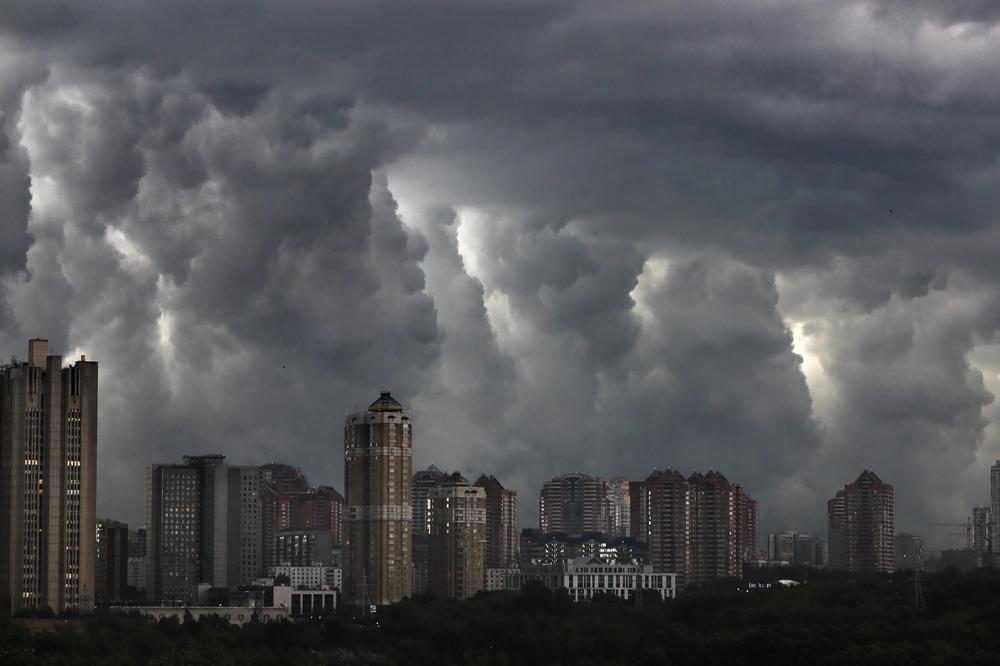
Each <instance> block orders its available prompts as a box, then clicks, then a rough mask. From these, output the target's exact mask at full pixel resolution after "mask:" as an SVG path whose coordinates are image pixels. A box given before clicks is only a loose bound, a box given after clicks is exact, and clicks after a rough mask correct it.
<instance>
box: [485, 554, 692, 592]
mask: <svg viewBox="0 0 1000 666" xmlns="http://www.w3.org/2000/svg"><path fill="white" fill-rule="evenodd" d="M529 581H538V582H540V583H542V584H543V585H544V586H545V587H547V588H549V589H551V590H559V589H565V590H566V591H567V593H568V594H569V598H570V599H572V600H573V601H587V600H590V599H592V598H593V597H594V596H595V595H597V594H611V595H614V596H616V597H619V598H622V599H627V600H631V599H634V598H635V595H636V594H638V593H640V592H645V593H647V594H648V593H650V592H653V593H655V594H657V595H658V596H659V597H660V599H661V600H666V599H674V598H676V596H677V590H678V581H677V576H676V574H673V573H669V572H658V571H655V569H654V568H653V567H652V566H651V565H648V564H636V563H622V562H607V561H604V560H602V559H600V558H598V557H591V556H587V555H581V556H579V557H575V558H571V559H566V560H562V561H560V562H557V563H555V564H550V565H540V566H537V565H536V566H528V567H524V568H522V569H521V570H519V571H518V572H516V573H514V572H512V573H511V574H509V575H507V576H505V577H504V578H498V579H497V580H496V581H495V582H494V583H493V585H495V586H497V587H499V586H500V585H505V586H506V587H505V589H508V590H516V589H521V588H522V587H523V586H524V584H525V583H527V582H529Z"/></svg>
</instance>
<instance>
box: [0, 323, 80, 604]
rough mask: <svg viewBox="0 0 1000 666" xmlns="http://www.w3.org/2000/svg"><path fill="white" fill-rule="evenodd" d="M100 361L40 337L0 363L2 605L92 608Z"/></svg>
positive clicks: (0, 601) (0, 549) (0, 568)
mask: <svg viewBox="0 0 1000 666" xmlns="http://www.w3.org/2000/svg"><path fill="white" fill-rule="evenodd" d="M96 483H97V363H95V362H93V361H87V360H86V358H85V357H81V358H80V360H79V361H77V362H76V363H74V364H73V365H71V366H69V367H66V368H64V367H63V359H62V357H61V356H50V355H49V354H48V342H47V341H46V340H38V339H35V340H31V341H29V343H28V360H27V361H26V362H20V363H19V362H16V361H12V362H11V363H10V364H8V365H4V366H0V543H2V544H3V547H2V548H0V605H2V606H3V608H5V609H7V610H8V611H10V612H14V611H18V610H21V609H38V608H43V607H49V608H52V609H53V610H56V611H61V610H64V609H78V610H89V609H91V608H93V605H94V595H95V581H94V576H95V562H94V557H95V552H96V548H95V537H96V533H97V532H96V531H97V501H96V500H97V488H96Z"/></svg>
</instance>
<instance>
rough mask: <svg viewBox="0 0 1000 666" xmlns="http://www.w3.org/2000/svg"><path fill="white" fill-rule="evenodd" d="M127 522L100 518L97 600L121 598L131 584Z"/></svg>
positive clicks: (98, 523)
mask: <svg viewBox="0 0 1000 666" xmlns="http://www.w3.org/2000/svg"><path fill="white" fill-rule="evenodd" d="M128 537H129V531H128V525H126V524H125V523H120V522H118V521H116V520H99V521H97V540H96V541H97V557H96V567H97V570H96V575H95V579H96V581H95V590H96V600H97V602H98V603H107V602H110V601H120V600H122V599H124V598H125V597H124V596H123V595H124V592H125V588H126V586H127V585H128V545H129V538H128Z"/></svg>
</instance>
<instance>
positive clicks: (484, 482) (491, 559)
mask: <svg viewBox="0 0 1000 666" xmlns="http://www.w3.org/2000/svg"><path fill="white" fill-rule="evenodd" d="M475 485H477V486H479V487H480V488H482V489H483V490H485V491H486V567H487V568H490V569H498V568H501V567H508V566H511V565H513V564H514V563H516V562H517V549H518V534H517V491H516V490H508V489H506V488H504V487H503V485H502V484H501V483H500V481H498V480H497V478H496V477H495V476H493V475H492V474H491V475H489V476H486V475H485V474H483V475H482V476H480V477H479V478H478V479H477V480H476V483H475Z"/></svg>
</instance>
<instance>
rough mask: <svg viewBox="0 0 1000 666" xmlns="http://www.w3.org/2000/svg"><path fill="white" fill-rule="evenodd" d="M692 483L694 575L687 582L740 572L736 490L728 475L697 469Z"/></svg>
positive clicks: (689, 480)
mask: <svg viewBox="0 0 1000 666" xmlns="http://www.w3.org/2000/svg"><path fill="white" fill-rule="evenodd" d="M688 483H689V484H690V485H691V491H692V492H691V508H692V511H691V545H692V548H693V551H694V576H693V578H692V579H691V580H689V581H687V582H694V583H705V582H708V581H710V580H713V579H716V578H727V577H738V576H739V575H740V558H739V544H738V542H737V533H736V532H737V531H736V522H737V521H736V491H735V489H734V487H733V485H732V484H730V483H729V481H728V480H727V479H726V477H725V476H723V475H722V474H720V473H718V472H716V471H715V470H709V471H708V473H707V474H701V473H700V472H695V473H694V474H692V475H691V476H690V478H688Z"/></svg>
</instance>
